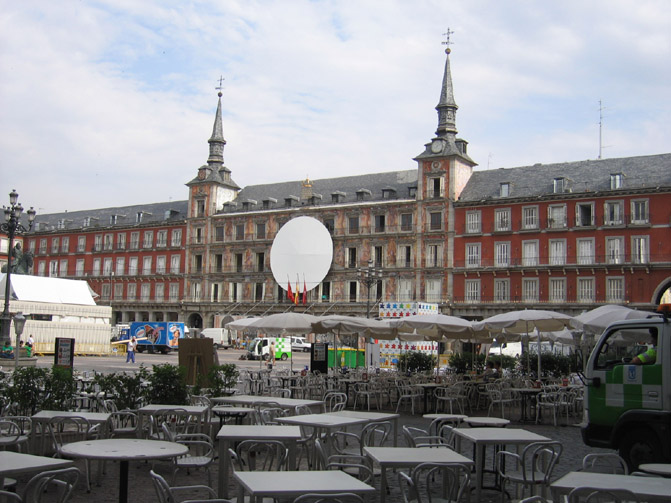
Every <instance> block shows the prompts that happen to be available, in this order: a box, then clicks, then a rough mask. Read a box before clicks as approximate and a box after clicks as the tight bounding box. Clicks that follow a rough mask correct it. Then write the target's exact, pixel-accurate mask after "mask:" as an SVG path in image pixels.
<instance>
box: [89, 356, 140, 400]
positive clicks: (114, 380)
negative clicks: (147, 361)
mask: <svg viewBox="0 0 671 503" xmlns="http://www.w3.org/2000/svg"><path fill="white" fill-rule="evenodd" d="M148 378H149V371H148V370H147V368H146V367H145V366H144V365H140V367H139V369H138V371H137V372H131V373H125V372H114V373H111V374H96V376H95V377H94V378H93V382H94V384H97V385H98V386H99V387H100V391H102V392H103V393H105V397H106V398H109V399H111V400H114V403H115V405H116V406H117V408H118V409H119V410H124V409H131V410H135V409H137V408H138V406H139V405H140V404H141V403H142V402H143V401H144V399H145V397H146V395H147V388H146V387H145V386H144V383H145V381H147V379H148Z"/></svg>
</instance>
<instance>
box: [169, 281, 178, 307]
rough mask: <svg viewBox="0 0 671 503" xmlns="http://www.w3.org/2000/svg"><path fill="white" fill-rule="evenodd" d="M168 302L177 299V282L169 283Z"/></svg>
mask: <svg viewBox="0 0 671 503" xmlns="http://www.w3.org/2000/svg"><path fill="white" fill-rule="evenodd" d="M169 295H170V302H176V301H178V300H179V283H170V294H169Z"/></svg>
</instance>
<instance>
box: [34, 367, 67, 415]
mask: <svg viewBox="0 0 671 503" xmlns="http://www.w3.org/2000/svg"><path fill="white" fill-rule="evenodd" d="M46 377H47V378H46V382H45V385H44V400H43V401H42V403H41V404H40V408H42V409H45V410H70V408H71V402H72V397H73V396H74V393H75V389H76V386H75V379H74V377H73V376H72V369H71V368H69V367H56V366H54V367H52V368H51V372H50V373H48V374H47V376H46Z"/></svg>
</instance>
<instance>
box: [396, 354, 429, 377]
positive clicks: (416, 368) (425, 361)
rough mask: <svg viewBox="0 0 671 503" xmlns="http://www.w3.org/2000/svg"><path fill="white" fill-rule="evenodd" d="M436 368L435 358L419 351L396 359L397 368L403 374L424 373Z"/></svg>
mask: <svg viewBox="0 0 671 503" xmlns="http://www.w3.org/2000/svg"><path fill="white" fill-rule="evenodd" d="M435 366H436V357H435V356H434V355H429V354H427V353H423V352H421V351H408V352H407V353H403V354H402V355H401V356H400V357H399V359H398V368H399V370H401V371H403V372H425V371H427V370H431V369H432V368H434V367H435Z"/></svg>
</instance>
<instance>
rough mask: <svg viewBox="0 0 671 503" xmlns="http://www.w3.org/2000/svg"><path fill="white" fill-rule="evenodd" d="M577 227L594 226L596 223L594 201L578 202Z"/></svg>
mask: <svg viewBox="0 0 671 503" xmlns="http://www.w3.org/2000/svg"><path fill="white" fill-rule="evenodd" d="M575 225H576V227H592V226H593V225H594V203H578V204H576V205H575Z"/></svg>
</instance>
